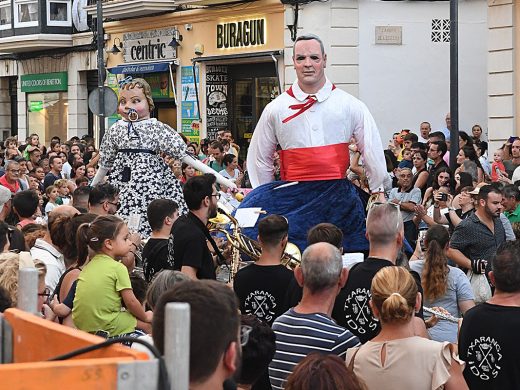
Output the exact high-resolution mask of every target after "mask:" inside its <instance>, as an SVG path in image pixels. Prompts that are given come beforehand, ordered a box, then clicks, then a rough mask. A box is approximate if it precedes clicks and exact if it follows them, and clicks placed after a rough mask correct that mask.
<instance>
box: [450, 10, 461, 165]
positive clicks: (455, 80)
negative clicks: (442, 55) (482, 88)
mask: <svg viewBox="0 0 520 390" xmlns="http://www.w3.org/2000/svg"><path fill="white" fill-rule="evenodd" d="M458 7H459V3H458V0H450V115H451V129H450V132H451V146H450V168H451V169H452V170H453V171H455V169H456V168H457V154H458V153H459V32H458V25H459V23H458V18H459V16H458V13H459V12H458Z"/></svg>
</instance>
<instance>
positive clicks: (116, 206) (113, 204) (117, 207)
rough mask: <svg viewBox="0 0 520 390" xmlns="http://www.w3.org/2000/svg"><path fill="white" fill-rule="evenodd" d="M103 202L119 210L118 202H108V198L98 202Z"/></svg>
mask: <svg viewBox="0 0 520 390" xmlns="http://www.w3.org/2000/svg"><path fill="white" fill-rule="evenodd" d="M105 202H107V203H108V204H111V205H112V206H114V207H115V208H116V210H119V203H115V202H109V201H108V200H105V201H104V202H101V203H100V204H103V203H105Z"/></svg>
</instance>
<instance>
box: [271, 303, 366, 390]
mask: <svg viewBox="0 0 520 390" xmlns="http://www.w3.org/2000/svg"><path fill="white" fill-rule="evenodd" d="M272 328H273V330H274V333H275V334H276V352H275V355H274V358H273V360H272V361H271V363H270V364H269V380H270V381H271V386H272V388H273V389H283V388H284V387H285V383H286V379H287V377H288V376H289V374H290V373H291V372H292V371H293V369H294V367H295V366H296V365H297V364H298V363H299V362H300V361H301V360H302V359H303V358H304V357H305V356H307V355H308V354H309V353H311V352H319V353H323V354H334V355H338V356H339V357H342V358H344V357H345V355H346V352H347V349H348V348H352V347H355V346H358V345H360V343H359V339H358V338H357V337H356V336H354V335H353V334H352V333H350V331H348V330H347V329H345V328H343V327H341V326H339V325H337V324H336V323H335V322H334V320H332V319H331V318H330V317H329V316H327V315H325V314H320V313H313V314H300V313H296V312H295V311H294V310H293V309H289V310H288V311H286V312H285V313H284V314H283V315H281V316H280V317H278V318H277V319H276V321H275V322H274V323H273V327H272Z"/></svg>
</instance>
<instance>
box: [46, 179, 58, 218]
mask: <svg viewBox="0 0 520 390" xmlns="http://www.w3.org/2000/svg"><path fill="white" fill-rule="evenodd" d="M45 195H47V204H46V205H45V215H46V216H48V215H49V213H50V212H51V211H52V210H54V209H55V208H56V207H58V206H59V204H58V198H59V194H58V189H57V188H56V186H53V185H51V186H48V187H47V189H46V190H45Z"/></svg>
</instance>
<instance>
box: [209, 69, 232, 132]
mask: <svg viewBox="0 0 520 390" xmlns="http://www.w3.org/2000/svg"><path fill="white" fill-rule="evenodd" d="M227 128H228V68H227V66H226V65H206V131H207V133H208V135H207V137H208V138H209V139H216V138H217V133H218V131H219V130H225V129H227Z"/></svg>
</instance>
